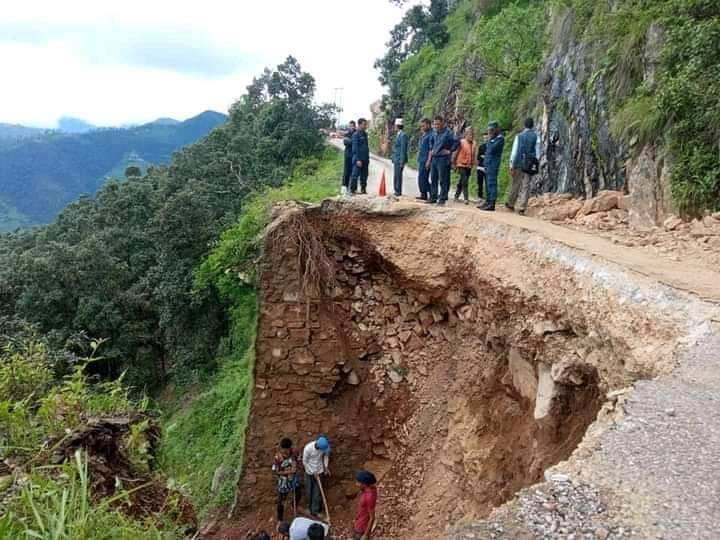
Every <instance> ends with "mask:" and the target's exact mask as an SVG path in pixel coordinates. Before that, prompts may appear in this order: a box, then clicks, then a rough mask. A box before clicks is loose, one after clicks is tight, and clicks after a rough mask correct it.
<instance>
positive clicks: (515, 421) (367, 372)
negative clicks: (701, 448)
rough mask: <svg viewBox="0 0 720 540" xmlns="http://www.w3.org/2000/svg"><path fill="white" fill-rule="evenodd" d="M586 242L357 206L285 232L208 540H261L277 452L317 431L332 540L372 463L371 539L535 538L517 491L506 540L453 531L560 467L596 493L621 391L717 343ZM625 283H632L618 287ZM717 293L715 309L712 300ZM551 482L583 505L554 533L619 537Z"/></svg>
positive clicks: (284, 225) (273, 238)
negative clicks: (327, 443)
mask: <svg viewBox="0 0 720 540" xmlns="http://www.w3.org/2000/svg"><path fill="white" fill-rule="evenodd" d="M517 222H522V223H523V225H524V226H523V227H517V226H516V223H517ZM566 235H567V236H566ZM585 236H587V238H585V237H582V238H580V240H578V234H577V233H572V232H571V231H568V230H567V229H564V228H562V227H556V226H553V225H551V224H548V223H545V222H535V221H534V220H527V219H525V218H520V217H519V216H512V215H503V214H500V213H496V214H481V213H479V212H473V211H471V210H465V209H464V208H460V209H456V208H447V209H438V208H428V207H424V206H423V207H420V206H418V205H415V204H411V203H393V202H390V201H387V200H379V199H373V198H360V197H358V198H355V199H354V200H353V202H348V203H337V202H330V203H327V204H326V205H324V206H323V207H321V208H315V209H311V210H304V209H298V208H293V209H290V210H288V211H286V212H285V213H283V214H282V216H281V217H280V218H279V219H278V221H277V222H276V223H275V225H274V227H273V228H272V229H271V231H270V233H269V235H268V238H269V240H268V241H269V243H268V245H267V246H266V253H265V257H264V260H263V273H262V275H263V299H262V312H261V313H262V314H261V318H260V327H259V332H258V336H259V337H258V344H257V348H258V349H257V353H258V354H257V365H256V377H257V379H256V382H257V385H256V396H255V402H254V404H253V412H252V421H251V426H250V432H249V433H248V439H247V440H248V445H247V452H246V464H245V471H246V472H245V475H244V478H243V481H242V483H241V486H240V487H239V494H238V502H239V504H238V507H237V509H236V513H235V514H234V516H233V518H232V520H231V521H230V523H229V524H226V525H227V527H225V526H221V527H219V528H215V529H213V530H212V531H210V534H208V537H216V538H239V537H242V536H238V535H241V534H244V533H245V532H248V531H250V530H252V529H254V528H257V527H259V526H264V527H265V528H268V527H270V526H271V525H272V514H273V504H272V497H273V495H272V492H273V488H272V478H271V475H270V474H269V469H268V464H269V460H270V459H271V457H272V452H273V446H274V445H275V444H276V442H277V440H279V437H282V436H284V435H289V436H291V437H293V438H294V439H295V440H299V441H300V442H302V443H304V442H306V441H308V440H310V439H311V438H312V437H313V436H315V435H316V434H317V433H319V432H323V433H327V434H329V435H330V436H331V438H332V440H333V441H334V443H335V452H334V455H333V473H334V475H333V478H332V479H330V480H329V481H328V491H329V497H330V506H331V509H333V519H334V522H335V523H336V524H339V527H338V528H336V532H338V533H340V534H339V537H340V538H344V537H345V536H343V535H344V534H346V533H347V528H346V527H347V525H348V524H349V523H350V520H351V516H352V513H353V511H354V506H353V505H354V503H355V500H354V497H355V494H356V493H355V491H354V490H353V489H352V487H351V484H352V482H351V478H352V475H353V472H354V471H355V470H357V469H358V468H360V467H362V466H365V465H367V464H369V466H371V467H372V468H373V469H375V470H376V471H378V472H380V473H381V474H380V476H381V477H382V480H381V496H382V510H381V517H380V521H379V524H378V534H377V536H376V537H377V538H438V537H445V536H448V535H455V536H453V537H457V538H485V537H498V538H515V537H525V536H522V535H528V536H526V537H533V536H534V535H535V534H536V533H537V532H538V531H539V530H540V529H537V527H535V528H533V527H534V525H532V523H534V521H533V522H532V523H531V524H529V525H528V524H527V523H524V524H523V522H522V520H520V519H519V518H518V517H517V516H518V515H519V514H517V512H521V511H524V510H523V509H525V508H531V509H532V508H535V507H534V506H533V505H532V504H531V503H527V504H526V506H522V502H521V503H518V502H517V501H523V500H525V499H523V497H524V495H523V494H524V493H525V492H524V491H521V492H520V494H521V495H520V497H518V499H516V501H515V502H513V503H512V504H511V505H510V506H506V507H503V509H502V510H501V511H499V512H498V513H496V514H493V515H502V512H503V511H504V512H506V515H507V516H509V517H507V519H505V520H504V521H502V520H501V521H498V522H495V525H493V527H500V529H499V530H502V531H506V532H502V533H498V535H499V536H497V535H495V533H492V534H490V533H488V534H487V535H486V534H485V533H483V534H481V535H480V536H477V535H476V533H475V532H472V529H462V528H460V529H454V528H455V527H457V526H459V525H458V524H461V523H466V522H467V523H472V522H475V521H476V520H477V519H479V518H482V517H483V516H487V515H488V513H490V512H491V510H492V509H493V508H494V507H496V506H497V505H499V504H501V503H503V502H504V501H506V500H508V499H509V498H511V497H512V496H513V495H514V494H515V493H516V492H517V491H518V490H519V489H521V488H522V487H523V486H528V485H531V484H533V483H535V482H537V481H539V480H541V479H542V478H543V471H545V470H546V469H547V467H548V466H551V465H553V464H555V463H558V462H560V461H562V460H564V459H566V458H569V457H570V461H569V462H568V464H566V465H565V467H566V470H568V471H570V470H572V471H583V470H584V468H587V469H588V471H589V472H588V471H585V474H586V475H587V477H588V478H590V479H593V481H597V474H595V473H596V472H597V471H600V470H601V463H600V464H599V463H598V462H597V459H595V457H596V456H598V455H600V452H599V451H598V448H599V447H601V444H600V441H601V440H602V438H603V437H610V436H611V435H612V433H615V431H614V430H615V429H616V426H622V424H621V423H620V422H621V418H620V417H621V415H622V411H623V410H624V406H623V404H622V401H623V400H624V399H625V398H624V396H625V394H624V391H622V392H615V391H619V390H621V389H623V388H625V387H627V386H628V385H630V384H632V383H633V381H636V380H639V379H648V378H653V377H656V376H666V377H667V376H669V377H673V375H672V373H673V369H674V366H675V365H676V361H677V359H678V358H679V356H677V355H676V352H680V353H682V354H685V353H683V351H685V350H686V349H685V347H687V346H688V345H689V344H692V343H694V342H695V341H696V340H697V339H698V338H700V337H701V336H703V335H707V334H708V333H711V332H712V331H713V323H712V319H714V318H717V312H718V311H717V307H716V306H714V305H712V304H708V303H705V302H702V301H701V300H699V299H697V298H694V297H692V296H688V295H685V294H682V293H679V292H677V291H676V290H674V289H670V288H668V287H665V286H663V285H659V284H658V283H657V280H655V279H648V276H650V277H655V276H656V275H660V276H662V280H660V281H661V282H669V283H672V282H674V280H677V279H678V277H677V276H675V275H673V274H672V272H667V269H666V268H660V269H658V268H657V265H655V268H653V267H652V265H651V264H650V262H649V261H646V260H643V258H642V257H639V258H637V257H636V256H635V254H634V253H633V251H632V250H631V249H629V248H627V247H622V246H615V245H611V246H610V247H612V248H614V249H612V250H609V249H606V248H607V247H608V246H606V245H605V244H604V243H602V242H600V243H596V242H595V240H596V239H593V238H592V237H590V236H589V235H585ZM563 240H565V241H563ZM318 246H321V247H322V249H319V248H318ZM571 246H572V247H571ZM578 246H581V247H585V249H584V250H583V249H577V247H578ZM319 251H322V252H323V253H324V256H322V257H320V258H319V259H318V256H319ZM596 251H597V252H598V254H599V255H600V256H597V255H596ZM609 260H610V261H614V262H618V263H620V264H621V265H622V266H621V265H618V264H613V263H610V262H608V261H609ZM313 261H314V262H313ZM626 262H627V263H628V264H627V265H626V264H625V263H626ZM310 263H312V264H310ZM633 265H634V266H635V267H637V268H639V269H641V270H642V271H635V268H634V267H633V268H632V270H626V269H625V268H624V267H626V266H633ZM309 276H315V277H314V278H312V279H310V284H311V285H317V286H318V287H317V288H316V289H313V287H309V288H308V277H309ZM711 281H712V280H710V279H709V280H708V283H707V284H706V285H707V286H706V287H705V288H704V289H703V290H704V291H705V292H706V293H707V294H705V296H707V297H714V296H713V295H717V294H718V291H717V286H718V282H717V281H715V282H711ZM690 287H695V288H698V287H697V283H690V284H688V288H690ZM680 357H681V356H680ZM613 392H615V393H614V394H613ZM608 394H609V395H610V396H611V398H610V399H606V397H605V396H607V395H608ZM603 403H604V405H603ZM601 405H602V408H601V409H600V407H601ZM599 409H600V413H599V416H598V410H599ZM596 418H597V420H595V419H596ZM616 422H618V423H617V424H616ZM588 426H589V428H590V429H589V431H588V434H587V435H586V436H585V437H584V439H583V434H584V433H585V430H586V429H587V428H588ZM701 428H702V426H697V427H696V431H697V429H701ZM608 433H609V434H610V435H608ZM696 435H697V436H698V437H702V434H701V433H697V434H696ZM581 439H583V442H582V443H581V444H580V447H579V449H578V450H577V451H575V452H573V450H574V449H575V448H576V447H577V446H578V443H580V440H581ZM625 443H626V444H629V445H630V447H632V444H633V443H632V442H630V441H625ZM599 445H600V446H599ZM618 454H619V453H618ZM706 457H710V456H706ZM593 460H594V461H593ZM591 461H592V462H593V466H592V467H591V468H590V467H584V464H586V463H589V462H591ZM705 461H706V460H705ZM706 462H707V461H706ZM623 465H626V463H618V464H617V465H616V469H617V470H618V471H621V470H622V467H623ZM603 474H604V477H605V478H610V477H612V475H611V474H609V473H607V472H604V473H603ZM678 481H679V482H680V483H681V484H682V483H683V482H685V483H687V482H688V479H679V480H678ZM563 482H567V480H565V479H563V480H562V481H561V484H562V485H561V486H560V488H558V489H559V491H558V490H556V491H557V493H556V492H553V493H552V494H551V495H552V496H553V497H556V498H557V497H559V498H560V500H561V502H562V500H568V499H569V500H571V501H574V500H576V499H578V500H582V501H583V503H582V504H580V505H579V507H578V508H574V507H573V508H571V509H570V510H572V511H574V512H575V513H574V514H572V512H571V511H567V512H565V514H567V516H571V514H572V515H575V516H580V517H578V518H577V519H576V520H575V521H568V522H567V523H564V524H563V523H561V524H559V525H556V526H555V529H554V532H557V533H558V534H561V536H558V537H563V536H562V534H564V533H562V531H565V533H567V532H568V531H576V529H577V528H578V527H584V528H586V529H588V530H589V531H590V532H591V533H592V534H595V532H597V531H600V532H601V531H602V530H607V531H611V530H612V531H615V530H621V529H622V530H625V529H623V526H621V525H617V522H616V521H615V520H614V518H615V515H614V514H612V513H608V512H607V509H608V507H609V504H608V502H607V501H608V495H607V493H608V491H602V492H601V491H597V490H595V491H593V489H595V488H592V489H590V488H587V489H590V491H587V489H586V488H585V487H583V486H584V484H583V485H582V486H575V485H574V484H572V486H569V485H568V486H566V484H565V483H563ZM549 485H551V484H549ZM602 485H603V489H604V490H609V492H610V493H613V495H611V496H609V500H615V501H616V502H618V501H626V502H627V503H628V504H629V505H630V506H632V502H633V497H634V495H632V494H631V495H626V494H625V493H624V492H621V493H617V492H616V491H615V488H617V485H619V484H618V482H617V480H616V481H615V483H613V482H610V483H609V484H608V483H607V482H605V483H604V484H602ZM576 487H577V489H576ZM543 489H544V488H543ZM548 489H549V488H548ZM538 493H540V492H538ZM558 493H560V494H559V495H558ZM577 493H580V495H577ZM568 494H571V495H572V497H569V496H568ZM549 496H550V495H548V497H549ZM542 497H544V495H537V496H536V497H535V499H533V500H534V501H535V503H537V501H538V500H540V501H544V502H542V504H539V503H538V504H539V507H540V508H541V510H537V511H534V513H532V516H537V515H539V516H540V517H539V518H538V519H540V520H545V519H546V516H545V515H542V511H544V512H545V513H546V514H547V512H551V513H552V511H553V510H548V508H551V509H552V508H557V503H553V502H550V501H545V500H544V499H542ZM656 500H657V494H656ZM660 502H661V501H660ZM535 503H533V504H535ZM591 503H592V504H591ZM518 504H520V510H518V508H517V505H518ZM538 504H535V506H538ZM553 504H555V507H553V506H552V505H553ZM562 504H564V503H562ZM619 504H620V503H619ZM620 506H622V504H620ZM689 506H692V505H691V504H689ZM603 512H605V513H604V514H603ZM521 513H522V512H521ZM600 514H602V515H601V516H600ZM523 515H525V514H523ZM646 515H647V513H645V514H641V516H646ZM567 516H566V517H567ZM598 516H600V517H598ZM618 516H621V517H618V522H622V523H624V522H626V521H632V522H634V523H638V522H640V521H641V520H640V519H638V518H637V516H634V517H633V516H632V515H630V516H629V517H628V514H627V513H626V512H619V511H618ZM581 518H582V519H581ZM533 519H535V518H534V517H533ZM547 519H550V520H552V519H554V518H552V516H550V517H548V518H547ZM568 519H569V518H568ZM508 520H509V521H511V522H512V523H514V525H513V527H515V529H514V531H515V532H513V533H512V534H510V533H507V531H511V530H513V529H512V528H508ZM487 523H491V522H487ZM543 523H544V521H543ZM577 523H580V524H581V525H577ZM713 524H716V523H715V522H714V521H713V520H712V519H710V520H709V521H707V522H706V523H705V525H704V527H705V528H702V527H701V528H700V529H698V530H707V527H708V526H713ZM476 527H479V528H478V529H474V530H485V531H486V532H487V531H488V530H489V529H487V528H485V529H482V527H483V525H480V524H478V525H477V526H476ZM503 527H504V528H503ZM548 527H549V525H548ZM643 527H647V529H643ZM492 530H493V531H496V528H493V529H492ZM637 530H640V531H642V530H650V527H649V526H647V524H641V525H639V526H638V529H637ZM343 531H344V532H343ZM533 531H535V532H533ZM508 534H509V535H508ZM538 534H539V533H538ZM543 534H544V533H543ZM613 534H614V533H613ZM623 534H624V533H623ZM518 535H521V536H518ZM618 535H619V536H617V537H622V535H621V534H620V533H618ZM551 537H552V536H551Z"/></svg>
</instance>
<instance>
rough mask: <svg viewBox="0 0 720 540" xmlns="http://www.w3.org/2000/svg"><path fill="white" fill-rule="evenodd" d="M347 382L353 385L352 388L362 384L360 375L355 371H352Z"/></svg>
mask: <svg viewBox="0 0 720 540" xmlns="http://www.w3.org/2000/svg"><path fill="white" fill-rule="evenodd" d="M347 382H348V384H350V385H352V386H357V385H359V384H360V377H359V376H358V374H357V373H356V372H355V370H353V371H351V372H350V373H348V376H347Z"/></svg>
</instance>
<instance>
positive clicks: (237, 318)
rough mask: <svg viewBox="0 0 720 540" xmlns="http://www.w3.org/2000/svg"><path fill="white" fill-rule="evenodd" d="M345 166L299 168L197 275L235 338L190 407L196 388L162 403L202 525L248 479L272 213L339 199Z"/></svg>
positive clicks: (325, 160) (171, 445)
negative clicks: (286, 205)
mask: <svg viewBox="0 0 720 540" xmlns="http://www.w3.org/2000/svg"><path fill="white" fill-rule="evenodd" d="M342 166H343V157H342V153H341V152H340V151H339V150H337V149H335V148H332V147H328V148H327V149H326V151H325V153H324V154H323V156H322V157H321V158H319V159H316V158H313V159H308V160H305V161H303V162H301V163H300V164H298V165H297V166H296V167H295V169H294V172H293V174H292V176H291V178H290V179H289V180H288V182H287V183H286V184H285V185H284V186H281V187H278V188H272V189H268V190H265V191H262V192H260V193H258V194H257V195H255V196H254V197H252V198H251V199H250V200H249V202H248V203H247V204H246V206H245V208H244V209H243V212H242V215H241V217H240V220H239V221H238V222H237V224H236V225H234V226H233V227H231V228H229V229H228V230H226V231H225V232H224V233H223V235H222V237H221V239H220V241H219V243H218V244H217V245H216V246H215V248H214V249H213V250H212V252H211V253H210V254H209V255H208V257H207V258H206V259H205V261H203V263H202V264H201V265H200V267H199V268H198V269H197V271H196V273H195V288H196V290H198V291H200V290H202V289H204V288H208V287H212V288H214V289H216V290H217V291H218V294H219V296H220V298H221V299H222V301H223V303H224V304H225V306H226V308H227V311H228V314H229V317H230V320H231V331H230V334H229V335H228V337H227V338H225V339H224V340H223V342H222V343H221V344H220V346H219V348H218V349H219V352H218V357H219V358H218V365H219V366H220V368H219V370H218V372H217V373H216V374H215V375H214V376H213V377H212V378H211V380H210V381H209V382H207V383H206V384H204V385H202V386H200V387H195V388H194V389H193V391H194V394H195V395H194V397H191V398H190V399H189V400H188V397H187V392H184V390H189V389H183V388H180V389H178V390H176V392H175V396H174V398H173V399H172V400H169V401H167V402H166V403H164V404H162V408H163V410H165V411H166V414H165V417H164V419H163V425H164V428H165V434H164V437H163V445H162V448H161V452H160V460H161V464H162V466H163V468H164V470H165V471H166V473H167V474H168V475H170V476H172V478H173V481H174V482H175V483H177V484H178V485H179V486H180V487H181V488H182V489H184V490H186V491H187V493H188V494H189V495H190V497H191V499H192V500H193V502H194V504H195V506H196V509H197V511H198V513H199V515H200V517H201V518H202V517H203V516H204V515H206V514H207V512H208V511H210V510H212V509H214V508H218V507H222V506H225V505H228V504H230V503H231V502H232V500H233V497H234V494H235V487H236V486H237V483H238V480H239V477H240V474H241V472H242V461H243V451H244V447H245V430H246V427H247V420H248V415H249V413H250V405H251V403H252V389H253V368H254V359H255V358H254V352H255V351H254V343H255V327H256V322H257V289H256V287H255V281H256V275H255V261H256V259H257V257H258V255H259V252H260V248H261V243H262V235H263V231H264V229H265V227H266V225H267V224H268V221H269V219H270V210H271V208H272V206H273V204H275V203H277V202H280V201H286V200H298V201H307V202H317V201H321V200H322V199H325V198H327V197H329V196H332V195H335V194H337V193H338V191H339V186H340V178H341V175H342ZM181 401H183V402H184V403H182V404H180V402H181ZM216 475H217V481H216V482H215V484H216V485H215V488H216V489H215V490H214V491H213V490H211V487H212V485H213V478H214V477H216Z"/></svg>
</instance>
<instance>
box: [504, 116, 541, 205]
mask: <svg viewBox="0 0 720 540" xmlns="http://www.w3.org/2000/svg"><path fill="white" fill-rule="evenodd" d="M534 125H535V123H534V122H533V119H532V118H528V119H527V120H525V129H523V130H522V132H521V133H519V134H518V135H517V136H516V137H515V141H514V142H513V147H512V152H511V153H510V176H512V179H513V180H512V190H511V192H510V198H509V199H508V201H507V203H505V206H506V207H507V208H508V210H517V212H518V214H520V215H521V216H522V215H525V210H526V209H527V205H528V199H529V198H530V182H531V181H532V177H533V176H535V175H536V174H537V173H538V170H539V164H540V152H541V149H540V137H539V135H538V133H537V131H535V129H534Z"/></svg>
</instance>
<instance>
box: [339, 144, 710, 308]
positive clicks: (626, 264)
mask: <svg viewBox="0 0 720 540" xmlns="http://www.w3.org/2000/svg"><path fill="white" fill-rule="evenodd" d="M331 142H332V144H334V145H335V146H337V147H339V148H342V141H341V140H338V139H333V140H332V141H331ZM383 170H384V171H385V174H386V177H387V191H388V193H392V163H391V162H390V160H388V159H385V158H381V157H379V156H376V155H372V156H371V163H370V176H369V178H368V193H370V194H377V193H378V187H379V185H380V176H381V175H382V171H383ZM451 191H452V190H451ZM418 194H419V192H418V188H417V171H416V170H414V169H411V168H409V167H406V168H405V174H404V184H403V195H405V196H404V197H403V198H402V200H403V201H405V200H407V201H408V202H410V201H413V199H414V197H416V196H417V195H418ZM413 203H414V201H413ZM449 210H453V211H458V212H477V213H480V214H481V215H482V219H487V220H492V221H495V222H499V223H503V224H506V225H511V226H514V227H518V228H520V229H523V230H526V231H528V232H532V233H537V234H540V235H542V236H544V237H545V238H548V239H550V240H554V241H556V242H560V243H562V244H565V245H567V246H569V247H572V248H575V249H579V250H582V251H584V252H586V253H589V254H591V255H593V256H597V257H601V258H603V259H605V260H607V261H610V262H613V263H615V264H618V265H620V266H622V267H623V268H626V269H628V270H631V271H633V272H637V273H638V274H641V275H643V276H646V277H649V278H651V279H654V280H656V281H659V282H660V283H663V284H664V285H668V286H670V287H673V288H675V289H679V290H681V291H685V292H689V293H693V294H695V295H697V296H699V297H700V298H702V299H703V300H710V301H713V302H720V269H717V270H709V269H708V268H704V267H702V266H699V265H696V264H693V263H692V261H688V260H685V261H673V260H671V259H669V258H661V257H658V256H657V255H655V254H653V253H648V252H646V251H643V250H641V249H637V248H632V247H627V246H622V245H619V244H613V243H612V242H611V241H609V240H607V239H605V238H601V237H600V236H598V235H594V234H588V233H584V232H580V231H576V230H573V229H569V228H567V227H562V226H559V225H554V224H552V223H550V222H548V221H543V220H540V219H533V218H529V217H524V216H520V215H518V214H514V213H512V212H507V211H505V209H504V208H500V209H499V211H497V212H480V211H479V210H477V209H476V208H475V207H474V206H473V205H471V206H469V207H468V206H465V205H464V204H454V203H450V204H449V205H448V206H447V207H446V211H449Z"/></svg>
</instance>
